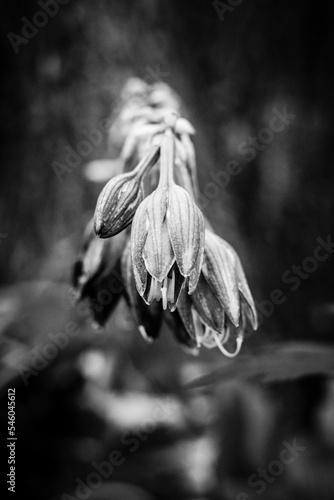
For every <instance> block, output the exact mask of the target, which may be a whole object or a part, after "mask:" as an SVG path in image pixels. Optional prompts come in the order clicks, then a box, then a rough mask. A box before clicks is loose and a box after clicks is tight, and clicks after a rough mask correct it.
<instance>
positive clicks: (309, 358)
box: [186, 342, 334, 389]
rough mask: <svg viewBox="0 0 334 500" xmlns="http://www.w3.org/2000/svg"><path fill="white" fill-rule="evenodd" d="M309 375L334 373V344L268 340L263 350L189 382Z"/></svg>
mask: <svg viewBox="0 0 334 500" xmlns="http://www.w3.org/2000/svg"><path fill="white" fill-rule="evenodd" d="M309 375H328V376H333V375H334V348H333V347H332V346H330V345H320V344H315V343H307V342H288V343H287V342H284V343H277V344H276V343H275V344H267V345H266V346H264V347H263V348H262V349H261V350H260V351H259V352H257V353H255V354H254V353H252V354H241V355H240V356H238V358H235V359H233V360H226V361H225V363H224V366H221V367H219V368H218V369H216V370H214V371H213V372H211V373H208V374H207V375H204V376H202V377H199V378H198V379H195V380H194V381H192V382H190V383H189V384H187V386H186V387H187V388H188V389H194V388H196V387H203V386H208V385H212V384H217V383H220V382H226V381H228V380H233V379H242V380H250V381H256V382H258V383H260V384H270V383H275V382H286V381H288V380H297V379H299V378H302V377H306V376H309Z"/></svg>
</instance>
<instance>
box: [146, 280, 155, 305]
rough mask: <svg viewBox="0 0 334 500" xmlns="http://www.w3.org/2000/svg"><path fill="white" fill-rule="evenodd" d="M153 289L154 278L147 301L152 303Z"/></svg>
mask: <svg viewBox="0 0 334 500" xmlns="http://www.w3.org/2000/svg"><path fill="white" fill-rule="evenodd" d="M153 290H154V278H152V279H151V284H150V290H149V292H148V296H147V302H149V303H151V302H152V300H153V299H154V294H153Z"/></svg>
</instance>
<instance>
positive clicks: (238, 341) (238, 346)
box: [213, 331, 244, 358]
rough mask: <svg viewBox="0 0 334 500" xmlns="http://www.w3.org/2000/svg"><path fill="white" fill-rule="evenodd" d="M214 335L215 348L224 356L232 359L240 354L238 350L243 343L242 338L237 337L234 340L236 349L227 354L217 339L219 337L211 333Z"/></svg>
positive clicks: (215, 333)
mask: <svg viewBox="0 0 334 500" xmlns="http://www.w3.org/2000/svg"><path fill="white" fill-rule="evenodd" d="M213 334H214V337H215V340H216V344H217V347H218V349H219V350H220V351H221V352H222V353H223V354H224V355H225V356H227V357H228V358H234V357H235V356H237V355H238V354H239V352H240V349H241V346H242V343H243V340H244V339H243V337H241V336H239V337H237V339H236V342H237V347H236V349H235V351H234V352H229V351H227V350H226V349H225V347H224V346H223V344H222V343H221V339H220V338H219V335H218V333H217V332H215V331H214V332H213Z"/></svg>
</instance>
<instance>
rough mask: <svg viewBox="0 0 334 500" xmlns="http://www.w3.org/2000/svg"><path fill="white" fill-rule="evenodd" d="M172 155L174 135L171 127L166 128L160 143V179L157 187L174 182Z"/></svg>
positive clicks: (173, 152) (173, 153) (173, 151)
mask: <svg viewBox="0 0 334 500" xmlns="http://www.w3.org/2000/svg"><path fill="white" fill-rule="evenodd" d="M174 155H175V142H174V135H173V132H172V131H171V129H167V130H166V131H165V135H164V137H163V140H162V144H161V154H160V179H159V185H158V187H165V186H169V185H171V184H173V183H174V175H173V169H174Z"/></svg>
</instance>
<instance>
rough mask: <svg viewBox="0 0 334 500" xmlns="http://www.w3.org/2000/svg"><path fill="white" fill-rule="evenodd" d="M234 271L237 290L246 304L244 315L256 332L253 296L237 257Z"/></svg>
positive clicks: (256, 324) (256, 322)
mask: <svg viewBox="0 0 334 500" xmlns="http://www.w3.org/2000/svg"><path fill="white" fill-rule="evenodd" d="M236 269H237V278H238V288H239V291H240V293H241V295H242V297H243V299H244V300H245V302H246V304H245V305H244V307H245V308H246V315H247V317H248V319H249V320H250V322H251V325H252V327H253V329H254V330H257V327H258V321H257V313H256V308H255V304H254V300H253V296H252V294H251V291H250V289H249V286H248V283H247V279H246V276H245V273H244V270H243V268H242V265H241V262H240V259H239V257H238V256H237V259H236ZM247 306H248V307H247Z"/></svg>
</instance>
